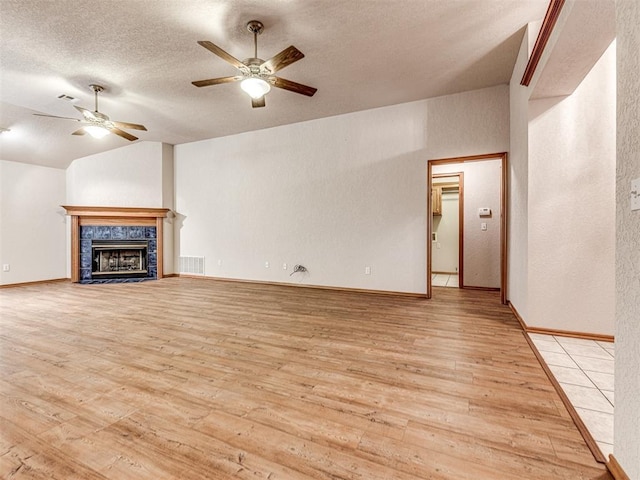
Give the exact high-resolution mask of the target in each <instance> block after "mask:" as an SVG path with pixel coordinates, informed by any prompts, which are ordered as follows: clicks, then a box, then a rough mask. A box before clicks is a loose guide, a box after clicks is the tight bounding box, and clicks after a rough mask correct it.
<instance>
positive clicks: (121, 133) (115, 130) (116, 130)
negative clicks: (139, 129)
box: [108, 127, 138, 142]
mask: <svg viewBox="0 0 640 480" xmlns="http://www.w3.org/2000/svg"><path fill="white" fill-rule="evenodd" d="M108 130H109V131H110V132H111V133H115V134H116V135H119V136H121V137H122V138H126V139H127V140H129V141H131V142H133V141H134V140H137V139H138V137H134V136H133V135H131V134H130V133H127V132H125V131H124V130H120V129H119V128H116V127H111V128H109V129H108Z"/></svg>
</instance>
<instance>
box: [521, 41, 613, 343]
mask: <svg viewBox="0 0 640 480" xmlns="http://www.w3.org/2000/svg"><path fill="white" fill-rule="evenodd" d="M529 108H530V122H529V189H528V190H529V207H528V213H529V226H528V229H529V241H528V247H529V265H528V274H529V279H528V285H529V309H528V315H527V318H526V320H525V321H526V323H527V324H528V325H530V326H536V327H542V328H550V329H558V330H570V331H577V332H589V333H601V334H609V335H612V334H613V331H614V296H615V293H614V289H615V287H614V285H615V278H614V244H615V213H614V212H615V156H616V154H615V149H616V138H615V115H616V108H615V46H614V45H612V46H611V47H610V48H609V49H608V50H607V52H606V53H605V54H604V55H603V56H602V57H601V59H600V60H599V62H598V63H597V64H596V65H595V66H594V67H593V69H592V70H591V71H590V72H589V74H588V75H587V77H586V78H585V79H584V80H583V82H582V83H581V84H580V86H579V87H578V88H577V89H576V91H575V92H574V93H573V94H572V95H571V96H569V97H566V98H564V99H558V98H552V99H545V100H535V101H531V102H530V103H529Z"/></svg>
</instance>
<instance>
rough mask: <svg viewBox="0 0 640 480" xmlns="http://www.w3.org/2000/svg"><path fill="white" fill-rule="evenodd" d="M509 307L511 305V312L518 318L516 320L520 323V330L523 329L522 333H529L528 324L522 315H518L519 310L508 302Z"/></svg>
mask: <svg viewBox="0 0 640 480" xmlns="http://www.w3.org/2000/svg"><path fill="white" fill-rule="evenodd" d="M507 305H509V308H510V309H511V312H512V313H513V315H514V316H515V317H516V320H518V323H519V324H520V328H522V331H523V332H526V331H527V324H526V323H524V320H523V319H522V317H521V316H520V313H518V310H516V307H514V306H513V303H511V302H509V301H507Z"/></svg>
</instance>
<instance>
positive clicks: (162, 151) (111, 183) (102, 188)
mask: <svg viewBox="0 0 640 480" xmlns="http://www.w3.org/2000/svg"><path fill="white" fill-rule="evenodd" d="M173 202H174V186H173V147H172V146H171V145H166V144H162V143H159V142H136V143H132V144H130V145H127V146H124V147H121V148H118V149H115V150H109V151H107V152H103V153H99V154H96V155H90V156H88V157H84V158H79V159H77V160H74V161H73V163H71V165H69V167H68V168H67V200H66V204H67V205H76V206H101V207H149V208H170V209H173ZM173 237H174V236H173V219H172V218H168V219H165V222H164V250H163V259H165V260H164V261H165V265H164V266H165V268H164V273H165V274H168V273H173V270H174V269H173V257H174V253H173ZM69 241H70V240H67V244H68V242H69ZM69 250H70V247H69ZM67 263H68V265H70V262H67ZM68 268H70V267H68ZM68 275H70V273H69V272H68Z"/></svg>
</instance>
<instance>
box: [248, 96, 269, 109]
mask: <svg viewBox="0 0 640 480" xmlns="http://www.w3.org/2000/svg"><path fill="white" fill-rule="evenodd" d="M265 105H266V103H265V101H264V95H263V96H262V97H260V98H252V99H251V106H252V107H253V108H260V107H264V106H265Z"/></svg>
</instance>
